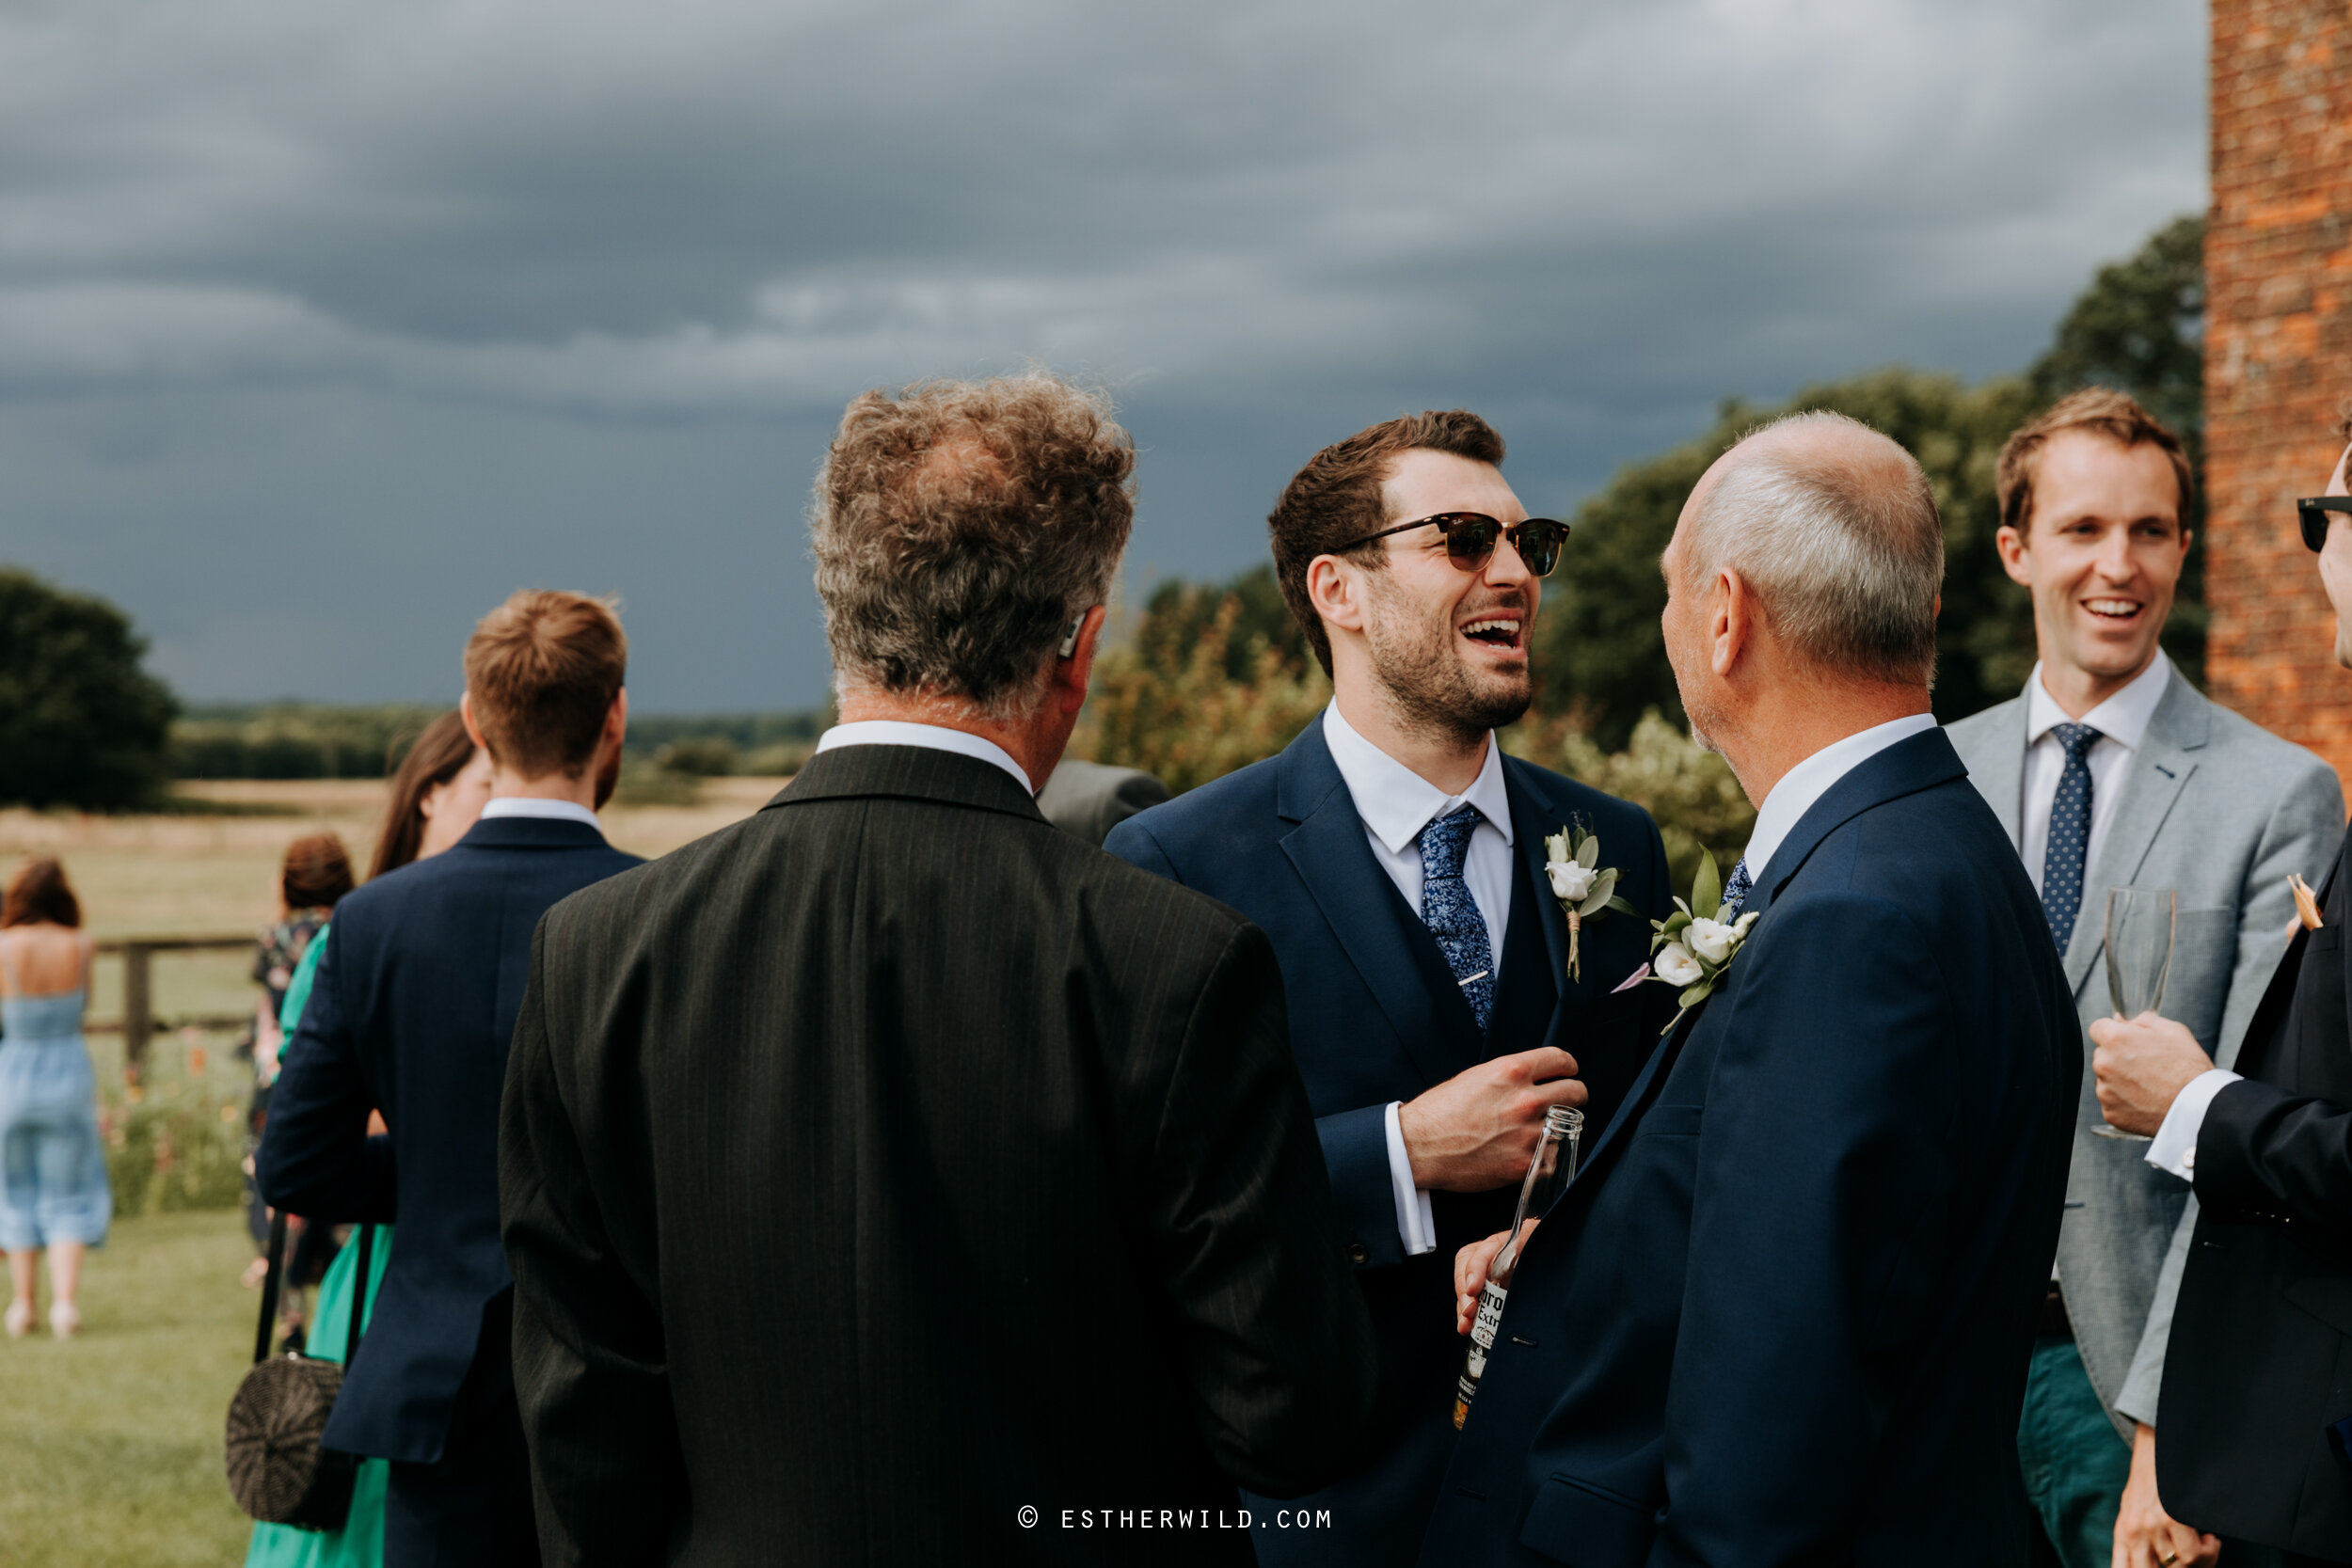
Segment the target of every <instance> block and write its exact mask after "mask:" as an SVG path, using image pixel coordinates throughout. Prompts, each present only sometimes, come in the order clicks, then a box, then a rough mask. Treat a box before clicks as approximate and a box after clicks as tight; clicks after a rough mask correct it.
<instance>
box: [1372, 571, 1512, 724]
mask: <svg viewBox="0 0 2352 1568" xmlns="http://www.w3.org/2000/svg"><path fill="white" fill-rule="evenodd" d="M1375 595H1376V599H1387V600H1388V601H1389V604H1390V605H1394V604H1395V603H1396V599H1395V598H1394V597H1391V595H1388V594H1378V592H1377V590H1375ZM1374 608H1375V613H1374V614H1372V615H1371V616H1370V617H1368V618H1367V619H1366V621H1365V623H1364V643H1365V647H1366V649H1367V650H1368V651H1369V652H1370V653H1371V655H1372V673H1373V675H1374V678H1375V679H1376V680H1378V681H1379V683H1380V685H1381V688H1382V689H1384V690H1386V691H1387V692H1388V694H1389V697H1390V700H1391V701H1392V702H1394V703H1395V704H1396V705H1397V708H1398V710H1399V711H1400V712H1401V713H1402V714H1403V715H1404V716H1405V718H1406V720H1407V721H1411V722H1412V723H1414V724H1416V725H1425V726H1427V727H1429V728H1432V729H1435V730H1438V731H1439V732H1440V733H1442V734H1445V735H1448V736H1453V737H1454V739H1456V740H1458V741H1460V742H1462V743H1463V744H1464V745H1469V744H1470V743H1472V742H1474V741H1476V740H1478V739H1480V738H1481V737H1483V736H1485V735H1486V732H1487V731H1489V730H1499V729H1502V727H1503V726H1504V725H1506V724H1511V723H1516V722H1517V721H1518V718H1519V716H1520V715H1521V714H1524V713H1525V712H1526V711H1527V705H1528V704H1529V702H1531V701H1532V700H1533V699H1534V683H1533V682H1531V681H1530V680H1529V679H1528V673H1527V666H1526V664H1525V663H1524V662H1522V663H1521V664H1520V666H1519V672H1518V676H1517V678H1516V679H1515V678H1513V677H1511V676H1509V675H1504V674H1497V675H1495V676H1493V677H1492V678H1491V679H1489V680H1487V681H1486V682H1484V683H1482V682H1480V681H1478V680H1477V679H1475V678H1474V677H1473V676H1472V674H1471V672H1470V668H1469V667H1468V666H1467V665H1465V664H1464V663H1463V661H1462V659H1461V657H1460V656H1459V655H1458V654H1456V653H1455V652H1454V623H1453V621H1452V620H1451V619H1446V620H1439V621H1435V622H1431V621H1426V620H1419V619H1408V618H1406V617H1402V616H1400V617H1397V618H1395V619H1393V620H1391V618H1390V617H1389V616H1387V615H1385V614H1382V613H1380V612H1379V611H1380V610H1383V609H1385V608H1387V606H1382V605H1380V604H1378V603H1377V602H1375V607H1374ZM1494 608H1495V610H1496V612H1497V613H1501V612H1502V611H1505V610H1510V611H1515V612H1517V613H1518V616H1519V628H1520V629H1519V636H1520V639H1521V640H1522V641H1523V642H1524V641H1532V640H1533V637H1534V629H1535V618H1534V615H1533V614H1532V613H1531V612H1529V610H1527V608H1526V607H1525V606H1524V605H1522V604H1502V605H1497V606H1495V607H1494Z"/></svg>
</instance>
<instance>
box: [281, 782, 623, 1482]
mask: <svg viewBox="0 0 2352 1568" xmlns="http://www.w3.org/2000/svg"><path fill="white" fill-rule="evenodd" d="M637 863H639V862H638V858H637V857H636V856H634V855H627V854H623V853H622V852H621V851H619V850H617V849H614V848H612V847H610V846H609V845H607V844H606V843H605V841H604V837H603V835H602V834H600V833H598V832H596V830H595V829H594V828H591V827H589V826H587V825H586V824H585V823H581V822H565V821H559V820H553V819H549V818H546V817H529V816H502V817H491V818H488V819H486V820H485V821H482V822H478V823H476V824H475V825H474V827H473V829H472V831H471V832H468V833H467V834H466V836H465V837H464V838H463V839H461V840H459V841H458V843H457V844H456V845H455V846H454V847H452V848H451V849H449V850H448V851H447V852H446V853H444V854H440V855H436V856H434V857H433V858H432V859H430V860H423V861H419V862H417V863H415V864H413V865H407V866H404V867H402V868H401V869H400V870H398V871H395V872H393V873H391V874H390V875H389V876H386V877H382V878H379V879H376V880H374V881H373V882H370V883H369V884H368V885H367V886H365V887H363V888H360V889H358V891H357V892H355V893H353V894H352V895H350V896H348V897H346V898H345V899H344V900H343V901H342V903H341V904H339V905H337V906H336V909H335V934H334V940H333V941H332V942H329V943H328V944H327V948H326V956H325V957H323V958H321V959H320V960H319V968H318V976H317V978H316V979H315V980H314V981H313V982H312V985H311V989H310V1002H309V1003H308V1004H307V1005H306V1006H304V1008H303V1012H302V1023H301V1026H300V1028H298V1029H297V1030H296V1031H295V1033H294V1038H293V1039H292V1040H291V1041H289V1042H288V1044H287V1047H286V1053H285V1063H286V1065H285V1070H284V1072H283V1073H281V1074H280V1075H279V1077H278V1085H277V1087H276V1088H275V1089H273V1090H272V1091H271V1094H270V1115H269V1125H268V1127H267V1129H266V1130H265V1131H264V1132H263V1133H262V1148H261V1152H260V1154H259V1156H258V1157H257V1160H256V1163H255V1168H256V1172H257V1175H258V1178H259V1180H260V1182H261V1188H262V1196H263V1197H264V1198H265V1199H267V1200H268V1201H269V1202H270V1203H272V1204H274V1205H276V1206H277V1207H278V1208H281V1209H287V1210H291V1211H292V1212H294V1213H297V1214H306V1215H310V1216H311V1217H312V1218H314V1219H318V1220H321V1221H333V1222H340V1221H346V1220H392V1219H397V1220H398V1221H399V1222H400V1240H399V1243H398V1244H397V1245H396V1246H394V1247H393V1248H392V1256H391V1262H390V1263H389V1265H387V1266H386V1268H385V1271H384V1283H383V1286H382V1287H381V1289H380V1290H379V1291H378V1293H377V1295H376V1300H375V1310H374V1313H373V1317H372V1318H371V1319H370V1320H369V1323H368V1331H367V1334H366V1336H365V1337H364V1338H362V1340H361V1341H360V1345H359V1353H358V1355H357V1356H355V1357H354V1358H353V1360H352V1363H351V1367H350V1370H349V1371H348V1372H347V1373H346V1374H345V1376H344V1378H343V1385H342V1393H341V1394H340V1395H338V1396H337V1398H336V1401H335V1413H334V1416H333V1417H332V1418H330V1419H329V1421H328V1422H327V1427H326V1436H325V1439H324V1440H325V1442H326V1446H327V1447H329V1448H333V1449H343V1450H345V1451H347V1452H352V1453H363V1454H377V1455H381V1456H383V1457H385V1458H387V1459H396V1460H402V1461H405V1462H408V1463H412V1464H430V1463H432V1462H433V1461H435V1460H437V1459H438V1458H440V1456H441V1449H442V1444H443V1441H444V1439H445V1438H446V1437H447V1435H448V1433H449V1428H450V1420H451V1418H452V1416H453V1414H454V1412H455V1410H456V1406H457V1395H458V1389H459V1388H460V1386H463V1385H464V1383H465V1381H466V1374H467V1373H468V1371H469V1370H471V1369H472V1367H473V1364H474V1361H475V1352H476V1347H477V1346H478V1345H480V1343H481V1340H482V1329H483V1321H484V1313H485V1308H487V1307H489V1306H490V1304H491V1303H492V1302H494V1301H495V1300H497V1298H498V1297H499V1296H500V1295H501V1293H502V1292H504V1291H508V1290H510V1289H512V1288H513V1286H514V1276H513V1275H510V1274H508V1273H507V1272H506V1257H505V1254H504V1253H503V1252H502V1251H501V1249H500V1245H499V1173H498V1123H499V1097H500V1095H501V1092H502V1091H503V1089H504V1087H505V1083H506V1053H507V1047H508V1045H509V1043H510V1042H511V1041H512V1040H513V1038H514V1035H515V1017H516V1013H517V1012H518V1011H519V1010H520V1009H521V1006H522V998H523V986H524V983H525V982H526V981H527V980H529V979H530V977H531V934H532V930H533V929H534V928H535V927H537V926H538V924H539V917H540V916H541V915H542V914H545V913H546V912H547V911H548V906H549V905H551V904H553V903H555V902H556V900H558V899H560V898H563V897H565V896H567V895H570V894H572V893H575V892H577V891H579V890H580V888H583V887H586V886H587V885H588V884H589V883H591V882H597V881H602V880H603V879H605V878H607V877H610V876H612V874H613V873H615V872H618V871H623V870H626V869H628V867H629V866H632V865H635V864H637ZM374 1110H381V1111H382V1112H383V1113H384V1119H385V1122H386V1123H387V1124H388V1125H389V1127H390V1129H391V1132H390V1134H389V1136H384V1137H373V1138H371V1137H369V1136H368V1135H367V1120H368V1113H369V1112H370V1111H374ZM482 1349H483V1351H484V1354H485V1359H487V1358H489V1357H491V1356H495V1357H496V1358H497V1363H498V1364H497V1365H496V1366H495V1367H485V1377H495V1378H498V1379H503V1378H505V1377H506V1376H508V1375H509V1374H508V1372H507V1368H506V1363H505V1359H504V1358H505V1356H506V1354H507V1350H506V1344H505V1342H504V1340H503V1339H502V1338H501V1340H500V1342H499V1343H497V1344H496V1345H495V1346H483V1347H482Z"/></svg>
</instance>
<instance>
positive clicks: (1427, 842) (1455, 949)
mask: <svg viewBox="0 0 2352 1568" xmlns="http://www.w3.org/2000/svg"><path fill="white" fill-rule="evenodd" d="M1485 820H1486V818H1485V817H1483V816H1479V815H1478V808H1477V807H1476V806H1464V807H1463V808H1462V809H1461V810H1460V811H1457V812H1455V813H1454V814H1453V815H1452V816H1440V817H1438V819H1437V820H1436V821H1434V822H1432V823H1430V824H1429V825H1428V826H1427V827H1425V828H1423V829H1422V831H1421V920H1422V925H1424V926H1426V927H1429V934H1430V935H1431V936H1433V937H1436V938H1437V939H1438V951H1439V952H1441V953H1443V954H1444V955H1445V962H1446V967H1447V968H1448V969H1451V970H1452V971H1454V979H1455V980H1457V981H1459V982H1460V983H1461V987H1462V1000H1463V1001H1465V1002H1468V1003H1469V1004H1470V1011H1471V1013H1473V1014H1474V1015H1476V1017H1477V1019H1478V1026H1479V1028H1481V1029H1484V1028H1486V1020H1487V1018H1488V1017H1489V1015H1491V1014H1492V1013H1493V1011H1494V1004H1495V957H1494V944H1493V943H1492V942H1489V941H1487V939H1486V916H1485V915H1484V914H1481V913H1480V912H1479V910H1478V900H1477V899H1475V898H1472V897H1471V896H1470V884H1469V883H1467V882H1465V881H1463V880H1462V860H1463V857H1464V856H1465V855H1467V854H1468V853H1469V851H1470V834H1471V833H1472V832H1475V831H1476V829H1477V827H1478V825H1479V824H1480V823H1481V822H1484V821H1485Z"/></svg>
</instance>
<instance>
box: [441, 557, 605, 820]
mask: <svg viewBox="0 0 2352 1568" xmlns="http://www.w3.org/2000/svg"><path fill="white" fill-rule="evenodd" d="M627 676H628V638H627V637H625V636H623V635H622V633H621V623H620V621H619V619H618V618H617V617H616V616H614V615H613V613H612V606H611V605H610V604H607V603H606V602H605V601H604V600H602V599H592V598H589V597H588V596H587V595H585V594H563V593H558V592H556V591H554V590H552V589H546V588H526V589H524V590H522V591H521V592H519V593H517V594H515V595H514V596H513V597H511V598H509V599H508V600H507V601H506V602H505V603H504V604H502V605H501V606H499V607H498V608H497V609H496V610H492V611H490V613H489V614H487V615H485V616H484V617H483V618H482V624H481V625H480V626H475V627H474V629H473V636H472V637H471V638H470V639H469V640H468V641H467V643H466V694H467V695H468V696H469V697H471V698H472V699H473V721H474V722H475V723H476V724H478V725H480V726H481V728H482V738H483V739H484V740H485V742H487V743H488V745H489V748H490V756H491V759H492V760H493V761H495V762H498V763H500V764H501V765H502V766H503V767H506V768H511V769H513V770H515V771H516V772H518V773H520V774H522V775H523V776H524V777H525V778H532V779H544V778H547V777H548V776H549V775H551V774H556V773H561V774H563V775H564V777H566V778H573V779H576V778H578V777H580V773H581V772H582V771H584V770H585V769H586V768H587V767H588V762H589V759H590V758H592V757H594V756H595V755H596V740H597V737H598V736H601V735H603V733H604V720H605V715H606V714H607V713H609V712H611V711H612V699H613V698H615V697H617V696H619V695H620V692H621V685H622V682H623V681H624V680H625V679H626V678H627Z"/></svg>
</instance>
